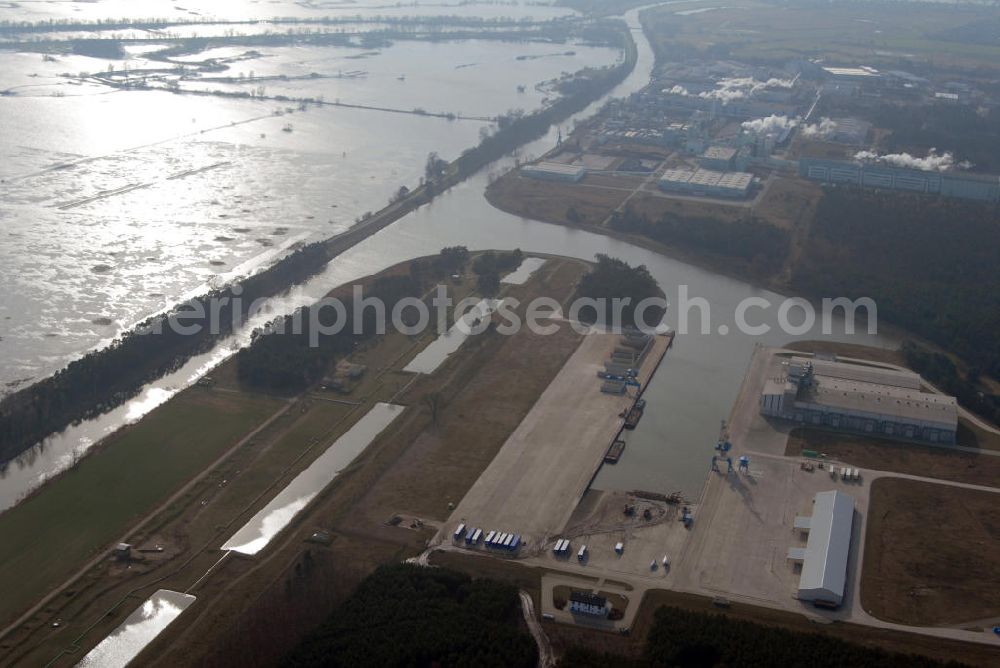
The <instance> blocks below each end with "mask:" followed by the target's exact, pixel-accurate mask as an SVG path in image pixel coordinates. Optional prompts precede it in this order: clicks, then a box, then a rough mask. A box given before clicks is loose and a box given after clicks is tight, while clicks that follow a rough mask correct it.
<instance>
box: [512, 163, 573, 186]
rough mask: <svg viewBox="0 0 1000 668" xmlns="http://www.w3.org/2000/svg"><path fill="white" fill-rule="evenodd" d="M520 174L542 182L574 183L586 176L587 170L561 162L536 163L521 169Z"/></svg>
mask: <svg viewBox="0 0 1000 668" xmlns="http://www.w3.org/2000/svg"><path fill="white" fill-rule="evenodd" d="M521 174H523V175H524V176H527V177H529V178H532V179H541V180H543V181H569V182H572V183H576V182H578V181H580V180H581V179H583V177H584V176H586V175H587V168H586V167H584V166H583V165H567V164H565V163H562V162H538V163H535V164H533V165H525V166H524V167H522V168H521Z"/></svg>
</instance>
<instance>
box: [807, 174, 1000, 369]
mask: <svg viewBox="0 0 1000 668" xmlns="http://www.w3.org/2000/svg"><path fill="white" fill-rule="evenodd" d="M998 238H1000V212H998V209H997V207H996V205H991V204H983V203H979V202H971V201H963V200H954V199H935V198H928V197H922V196H918V195H904V194H901V193H898V192H893V193H891V194H888V193H881V192H878V191H862V190H858V189H855V188H848V187H838V188H828V189H826V190H825V191H824V194H823V197H822V199H821V200H820V203H819V206H818V210H817V213H816V219H815V222H814V224H813V229H812V233H811V234H810V236H809V239H808V242H807V243H806V246H805V248H804V249H803V255H802V258H801V259H800V261H799V262H798V263H797V264H796V267H795V269H794V271H793V275H792V286H793V287H794V288H796V289H797V290H798V291H800V292H803V293H805V294H807V295H813V296H823V297H848V298H851V299H855V298H858V297H862V296H865V297H871V298H872V299H874V300H875V302H876V303H877V304H878V316H879V317H880V318H884V319H885V320H886V321H889V322H892V323H893V324H895V325H899V326H901V327H903V328H905V329H907V330H909V331H911V332H913V333H914V334H916V335H918V336H922V337H924V338H926V339H928V340H930V341H932V342H933V343H936V344H938V345H940V346H941V347H943V348H945V349H947V350H948V351H950V352H953V353H955V354H956V355H958V356H959V357H961V358H962V359H963V360H964V361H965V362H967V363H968V364H969V365H970V366H971V367H972V368H974V369H975V370H976V374H977V375H978V374H980V373H981V374H984V375H990V376H993V377H995V378H996V377H1000V272H998V271H997V267H998V266H1000V245H998V244H997V239H998Z"/></svg>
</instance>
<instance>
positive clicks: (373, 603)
mask: <svg viewBox="0 0 1000 668" xmlns="http://www.w3.org/2000/svg"><path fill="white" fill-rule="evenodd" d="M520 617H521V613H520V602H519V600H518V595H517V589H516V588H514V587H513V586H512V585H509V584H505V583H501V582H496V581H493V580H486V579H476V580H473V579H472V578H470V577H469V576H467V575H463V574H461V573H457V572H455V571H451V570H448V569H444V568H427V567H421V566H416V565H412V564H396V565H388V566H381V567H380V568H378V569H377V570H376V571H375V572H374V573H373V574H371V575H370V576H368V578H366V579H365V580H364V582H362V583H361V585H359V586H358V589H357V590H356V591H355V592H354V594H353V595H352V596H351V597H350V598H349V599H348V600H347V601H345V602H344V604H343V605H341V606H340V607H339V608H338V609H337V611H336V612H334V614H333V615H332V616H331V617H330V618H329V619H327V621H326V622H325V623H323V625H322V626H320V628H318V629H317V630H316V631H314V632H313V633H312V634H311V635H310V636H308V637H307V638H306V639H305V640H304V641H303V642H302V643H301V644H300V645H299V646H298V647H297V648H296V649H295V650H294V651H293V652H292V653H291V654H290V655H289V656H288V657H287V658H286V660H285V662H284V665H285V666H287V667H288V668H307V667H309V666H316V667H319V666H323V667H330V668H332V667H335V666H351V667H354V666H379V667H380V668H381V667H383V666H385V667H390V666H413V667H419V666H428V667H430V666H441V667H448V666H473V665H475V666H483V667H490V666H497V667H503V668H518V667H522V666H523V667H524V668H528V667H533V666H534V665H535V663H536V661H537V649H536V647H535V642H534V640H532V638H531V636H530V635H529V634H528V632H527V631H526V630H523V628H522V627H521V622H520Z"/></svg>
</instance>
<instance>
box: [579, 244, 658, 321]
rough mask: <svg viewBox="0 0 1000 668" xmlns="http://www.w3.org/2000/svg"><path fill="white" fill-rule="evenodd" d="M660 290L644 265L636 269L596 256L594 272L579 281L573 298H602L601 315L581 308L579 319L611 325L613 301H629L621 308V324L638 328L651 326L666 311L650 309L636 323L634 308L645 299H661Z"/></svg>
mask: <svg viewBox="0 0 1000 668" xmlns="http://www.w3.org/2000/svg"><path fill="white" fill-rule="evenodd" d="M662 297H663V291H662V290H660V285H659V284H658V283H657V282H656V279H655V278H653V276H652V275H651V274H650V273H649V270H648V269H647V268H646V266H645V265H639V266H638V267H632V266H629V265H628V264H627V263H626V262H624V261H622V260H619V259H616V258H612V257H608V256H607V255H602V254H598V255H597V265H596V266H595V267H594V270H593V271H591V272H589V273H587V274H585V275H584V276H583V278H582V279H580V284H579V286H577V291H576V298H577V299H580V298H583V299H603V300H605V301H604V302H603V303H604V305H605V311H604V313H596V312H595V309H594V308H593V307H587V308H584V309H581V311H580V316H579V317H580V319H581V320H583V321H585V322H598V321H599V322H604V323H612V322H613V319H612V315H613V311H614V305H613V302H612V300H614V299H629V300H631V301H630V302H629V303H628V304H625V305H623V309H622V323H621V324H622V325H624V326H626V327H629V326H639V327H641V326H642V325H643V324H647V325H649V326H650V327H654V326H656V324H657V323H658V322H659V321H660V320H661V319H662V318H663V314H664V312H665V309H664V308H662V307H657V308H650V309H648V310H647V312H646V313H645V314H643V316H642V319H643V320H644V321H645V323H642V322H639V323H637V322H636V317H635V316H636V306H638V305H639V302H641V301H642V300H644V299H651V298H662Z"/></svg>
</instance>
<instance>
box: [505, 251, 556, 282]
mask: <svg viewBox="0 0 1000 668" xmlns="http://www.w3.org/2000/svg"><path fill="white" fill-rule="evenodd" d="M543 264H545V258H541V257H526V258H524V260H522V261H521V266H519V267H518V268H517V269H516V270H514V271H512V272H511V273H509V274H507V275H506V276H504V277H503V278H501V279H500V282H501V283H509V284H511V285H524V284H525V283H527V282H528V279H529V278H531V275H532V274H534V273H535V272H536V271H538V270H539V269H541V268H542V265H543Z"/></svg>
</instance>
